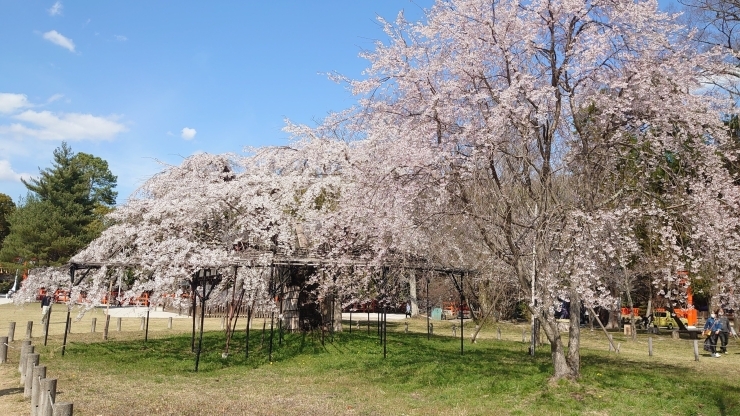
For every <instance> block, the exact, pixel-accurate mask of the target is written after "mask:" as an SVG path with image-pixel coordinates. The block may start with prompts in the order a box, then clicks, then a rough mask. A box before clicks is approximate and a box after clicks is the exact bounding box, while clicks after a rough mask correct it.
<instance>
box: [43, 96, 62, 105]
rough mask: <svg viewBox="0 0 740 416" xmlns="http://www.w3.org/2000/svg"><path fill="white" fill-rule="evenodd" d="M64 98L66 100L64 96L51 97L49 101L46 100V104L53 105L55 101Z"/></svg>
mask: <svg viewBox="0 0 740 416" xmlns="http://www.w3.org/2000/svg"><path fill="white" fill-rule="evenodd" d="M62 98H64V94H54V95H52V96H51V97H49V99H48V100H46V104H50V103H53V102H54V101H56V100H60V99H62Z"/></svg>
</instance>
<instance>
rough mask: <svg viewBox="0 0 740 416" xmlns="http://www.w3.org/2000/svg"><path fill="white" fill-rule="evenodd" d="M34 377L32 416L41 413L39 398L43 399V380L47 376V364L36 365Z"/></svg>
mask: <svg viewBox="0 0 740 416" xmlns="http://www.w3.org/2000/svg"><path fill="white" fill-rule="evenodd" d="M32 374H33V379H32V380H31V416H38V414H39V400H40V399H41V382H40V380H41V379H42V378H46V366H43V365H36V366H34V367H33V373H32Z"/></svg>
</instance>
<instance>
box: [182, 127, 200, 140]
mask: <svg viewBox="0 0 740 416" xmlns="http://www.w3.org/2000/svg"><path fill="white" fill-rule="evenodd" d="M197 133H198V132H197V131H195V129H191V128H190V127H185V128H184V129H182V134H181V136H182V138H183V139H185V140H191V139H192V138H193V137H195V135H196V134H197Z"/></svg>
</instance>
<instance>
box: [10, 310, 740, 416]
mask: <svg viewBox="0 0 740 416" xmlns="http://www.w3.org/2000/svg"><path fill="white" fill-rule="evenodd" d="M59 309H61V308H57V309H56V310H55V311H54V315H53V316H52V320H51V322H52V329H50V336H49V340H48V346H47V347H44V346H43V338H40V337H34V345H36V351H37V352H40V353H41V364H42V365H46V366H47V374H48V377H54V378H57V379H58V380H59V381H58V392H59V394H58V400H62V401H70V402H73V403H74V405H75V415H82V416H86V415H145V414H149V415H241V414H244V415H492V414H495V415H531V414H538V415H740V351H738V346H737V343H736V341H734V340H733V341H731V342H730V354H728V355H727V356H723V357H721V358H710V357H709V356H708V355H707V353H704V352H702V356H701V357H700V361H698V362H696V361H694V355H693V346H692V343H691V341H689V340H685V339H680V340H674V339H671V337H670V336H669V335H660V336H653V347H654V355H653V356H652V357H649V356H648V352H647V348H648V347H647V335H640V337H639V339H638V341H637V342H632V341H629V340H627V339H626V338H625V337H624V336H623V335H621V334H618V333H614V334H613V337H614V340H615V343H619V344H620V353H619V354H616V353H614V352H609V351H608V347H607V346H608V343H607V341H606V339H605V336H604V334H603V333H601V332H599V331H594V332H590V331H588V330H585V331H584V333H583V340H582V342H583V349H582V355H583V366H582V373H583V375H582V377H581V379H580V380H579V381H578V382H577V383H573V382H566V381H562V382H558V383H550V382H549V375H550V373H551V364H550V360H549V355H548V349H547V348H548V347H547V346H542V347H540V349H539V350H538V352H537V356H536V357H535V358H531V357H529V356H528V355H527V346H528V345H527V344H525V343H523V342H522V330H523V329H526V326H525V325H523V324H522V325H515V324H510V323H507V324H504V323H501V324H499V325H495V326H491V327H489V328H484V330H483V332H482V339H481V340H480V341H479V342H478V343H476V344H471V343H470V342H469V338H468V334H469V333H470V328H466V338H468V339H467V340H466V341H465V352H464V355H462V356H461V354H460V341H459V339H453V338H452V337H451V328H450V327H451V325H452V323H451V322H436V323H435V333H436V335H435V336H433V337H432V339H431V340H427V336H426V334H425V333H424V330H425V324H426V321H425V320H423V319H413V320H410V321H409V329H410V332H409V333H408V334H407V333H405V332H404V328H405V324H404V323H403V322H400V323H394V324H391V323H389V327H388V342H387V357H386V358H383V348H382V346H381V345H380V343H379V341H378V337H377V334H376V331H375V328H372V329H371V331H370V335H368V334H367V332H366V328H365V327H363V328H362V330H359V331H358V329H357V327H356V326H355V327H354V328H353V332H352V334H349V333H348V331H347V330H346V327H345V332H344V333H342V334H336V335H334V337H333V340H332V338H331V337H328V336H327V337H326V338H325V339H324V343H323V345H322V342H321V336H320V335H319V334H286V335H285V337H284V339H283V341H282V343H280V342H279V339H278V336H277V333H276V334H275V338H274V343H273V355H272V361H271V362H270V361H269V360H268V353H269V351H268V350H269V346H268V345H269V334H268V335H267V337H266V339H265V340H264V343H263V342H262V320H261V319H260V320H257V321H255V322H254V323H253V329H252V331H251V339H250V356H249V358H245V347H244V344H245V334H244V331H243V329H244V326H243V324H244V323H243V322H242V323H240V324H239V325H238V326H239V327H240V328H241V329H242V331H241V332H240V333H238V334H236V335H235V338H234V341H233V344H232V350H231V354H230V356H229V357H228V358H226V359H224V358H222V357H221V352H222V351H223V346H224V335H223V332H221V331H219V329H220V319H208V320H207V322H206V325H205V328H206V330H208V332H206V335H205V338H204V353H203V355H202V357H201V362H200V369H199V370H200V371H199V372H198V373H195V372H194V371H193V369H194V357H195V356H194V354H193V353H191V351H190V334H189V332H188V331H189V330H190V325H191V322H190V321H189V320H186V319H183V320H174V327H173V329H171V330H170V329H167V321H166V319H162V320H159V321H157V320H152V322H151V324H150V334H149V340H148V341H147V342H146V343H145V342H144V340H143V332H142V331H140V330H139V319H138V318H132V319H130V320H129V321H130V322H127V321H126V322H124V325H123V328H122V329H123V330H122V331H121V332H116V331H115V330H112V331H111V332H110V339H109V340H108V341H103V340H102V325H101V323H100V322H101V318H100V316H101V314H102V312H101V311H97V312H96V314H98V315H97V316H98V325H97V332H96V333H94V334H91V333H90V323H89V321H90V319H91V317H93V316H96V315H95V314H88V315H86V316H85V317H84V318H83V319H82V320H81V321H79V322H75V324H74V325H73V333H72V334H71V335H70V336H69V341H68V346H67V349H66V354H65V356H64V357H62V356H61V353H60V352H61V350H60V347H61V343H62V334H63V330H62V329H61V323H62V322H64V316H63V315H62V313H63V312H62V311H60V310H59ZM37 315H40V311H39V308H38V305H29V306H26V307H25V308H16V307H14V306H13V305H4V306H0V335H6V331H7V328H8V325H7V322H8V321H16V322H17V329H16V341H15V342H14V343H12V344H11V346H18V345H20V339H21V338H23V335H25V327H26V325H25V322H26V321H27V320H29V319H36V320H37V322H36V323H35V324H34V325H40V322H38V318H40V316H37ZM103 321H104V319H103ZM54 323H57V324H56V325H58V326H59V327H60V329H59V331H58V332H56V331H55V330H54V329H53V328H54ZM267 327H268V328H269V322H268V323H267ZM496 328H500V329H501V332H502V340H497V339H496V338H497V336H496ZM112 329H113V325H112ZM34 332H35V334H40V328H39V329H38V330H36V331H34ZM458 334H459V332H458ZM17 355H18V352H17V349H11V355H10V363H8V364H5V365H0V414H2V415H26V414H28V411H27V409H28V408H29V403H28V402H27V401H24V400H23V399H22V390H20V389H18V387H19V376H18V372H17Z"/></svg>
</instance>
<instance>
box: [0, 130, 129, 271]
mask: <svg viewBox="0 0 740 416" xmlns="http://www.w3.org/2000/svg"><path fill="white" fill-rule="evenodd" d="M116 179H117V178H116V176H114V175H113V174H112V173H111V172H110V170H109V169H108V163H107V162H106V161H104V160H103V159H101V158H99V157H96V156H93V155H90V154H86V153H78V154H75V153H74V152H72V149H71V148H70V147H69V145H67V143H62V145H61V147H59V148H57V149H56V150H54V160H53V162H52V167H50V168H46V169H44V170H39V177H38V178H36V179H31V180H28V181H25V180H23V183H24V184H25V185H26V187H27V188H28V190H29V191H30V194H29V196H27V197H26V198H25V199H24V200H23V201H22V203H21V206H20V207H19V208H18V209H17V210H16V211H15V212H14V214H13V215H11V216H10V217H9V218H8V220H9V224H10V234H9V235H8V237H7V238H6V239H5V244H4V245H3V249H2V251H0V259H2V260H4V261H12V260H13V259H14V258H17V257H22V258H35V259H37V260H38V261H39V263H41V264H60V263H64V262H66V261H67V260H68V259H69V257H71V256H72V255H74V254H75V253H76V252H77V251H78V250H79V249H80V248H82V247H84V246H85V245H86V244H88V243H89V242H90V241H92V240H93V239H94V238H96V237H97V236H98V235H100V232H101V231H102V229H103V224H102V215H104V214H105V213H107V212H109V211H110V209H111V207H112V206H113V204H115V198H116V196H117V193H116V192H115V191H113V188H115V186H116Z"/></svg>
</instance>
